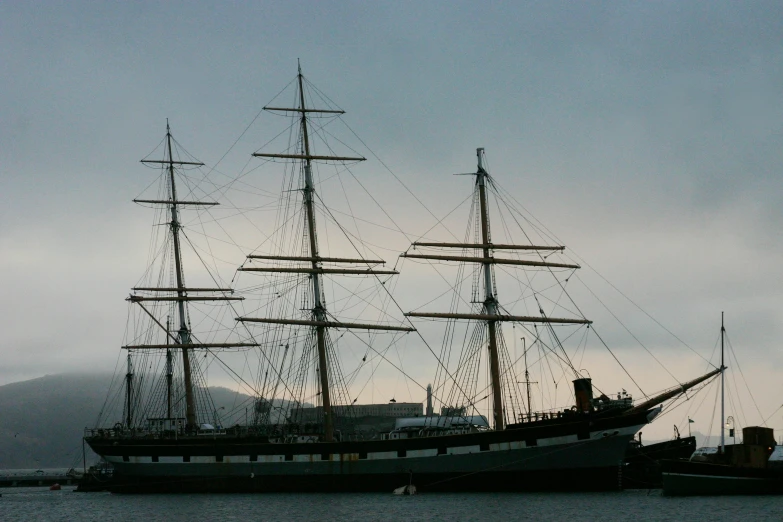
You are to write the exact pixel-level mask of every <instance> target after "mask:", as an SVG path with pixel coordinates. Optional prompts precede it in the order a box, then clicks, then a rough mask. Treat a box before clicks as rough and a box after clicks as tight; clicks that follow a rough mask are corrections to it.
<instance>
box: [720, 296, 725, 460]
mask: <svg viewBox="0 0 783 522" xmlns="http://www.w3.org/2000/svg"><path fill="white" fill-rule="evenodd" d="M725 335H726V328H724V326H723V312H721V313H720V452H721V453H722V454H725V453H726V439H725V435H726V434H725V431H726V430H725V426H724V424H726V418H725V416H726V410H725V406H726V404H725V403H726V397H725V394H724V388H723V381H724V374H725V373H726V367H725V366H724V365H723V338H724V336H725Z"/></svg>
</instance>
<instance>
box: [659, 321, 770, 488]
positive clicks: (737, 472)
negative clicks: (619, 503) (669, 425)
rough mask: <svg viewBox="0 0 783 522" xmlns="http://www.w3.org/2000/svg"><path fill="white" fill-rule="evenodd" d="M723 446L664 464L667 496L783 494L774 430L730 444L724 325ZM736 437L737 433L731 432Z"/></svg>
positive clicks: (755, 430)
mask: <svg viewBox="0 0 783 522" xmlns="http://www.w3.org/2000/svg"><path fill="white" fill-rule="evenodd" d="M720 334H721V335H720V347H721V372H720V374H721V375H720V377H721V378H720V383H721V388H720V395H721V411H720V424H719V426H720V428H721V432H720V446H718V447H717V448H700V449H699V450H698V451H696V452H695V453H694V454H693V455H692V456H691V458H690V459H688V460H668V459H667V460H662V461H661V475H662V477H661V479H662V483H663V494H664V495H666V496H710V495H767V494H778V493H783V451H781V449H783V448H776V443H775V435H774V432H773V430H772V429H771V428H766V427H761V426H749V427H745V428H743V429H742V442H741V443H740V444H726V439H725V435H726V434H725V425H726V415H725V391H724V378H725V375H724V374H725V370H726V367H725V366H724V364H723V360H724V339H725V336H726V328H725V327H724V325H723V314H721V325H720ZM731 434H732V435H733V430H732V432H731Z"/></svg>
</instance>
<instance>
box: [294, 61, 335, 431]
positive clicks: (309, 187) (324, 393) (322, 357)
mask: <svg viewBox="0 0 783 522" xmlns="http://www.w3.org/2000/svg"><path fill="white" fill-rule="evenodd" d="M297 79H298V80H299V106H300V108H301V109H302V117H301V121H302V143H303V146H304V156H305V158H304V175H305V186H304V205H305V210H306V212H307V233H308V236H309V238H310V255H311V256H312V260H311V261H310V263H311V266H312V268H313V270H317V269H318V237H317V236H316V234H315V212H313V193H314V188H313V173H312V170H311V168H312V163H311V162H312V158H310V136H309V135H308V133H307V112H306V111H307V108H306V107H305V96H304V85H303V80H302V67H301V66H299V70H298V74H297ZM310 279H311V281H312V282H313V320H314V321H319V322H323V321H326V310H325V309H324V305H323V303H322V302H321V279H320V275H319V274H317V273H314V274H313V275H312V277H311V278H310ZM315 337H316V342H317V345H318V376H319V379H320V382H321V401H322V404H323V409H324V435H325V439H326V441H327V442H332V440H333V433H334V419H333V418H332V399H331V395H330V393H329V365H328V363H327V360H326V327H324V326H316V327H315Z"/></svg>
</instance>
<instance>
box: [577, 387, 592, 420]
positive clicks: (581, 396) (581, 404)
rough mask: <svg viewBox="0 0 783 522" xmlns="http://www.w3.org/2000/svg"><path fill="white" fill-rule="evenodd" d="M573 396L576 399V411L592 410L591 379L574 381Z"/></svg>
mask: <svg viewBox="0 0 783 522" xmlns="http://www.w3.org/2000/svg"><path fill="white" fill-rule="evenodd" d="M574 396H575V397H576V411H579V412H586V411H592V410H593V404H592V401H593V383H592V379H576V380H575V381H574Z"/></svg>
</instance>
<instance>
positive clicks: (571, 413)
mask: <svg viewBox="0 0 783 522" xmlns="http://www.w3.org/2000/svg"><path fill="white" fill-rule="evenodd" d="M580 414H584V412H581V413H580V412H579V411H577V410H576V408H571V409H552V410H544V411H534V412H531V413H519V414H517V422H519V423H523V422H541V421H550V420H558V419H571V418H575V417H577V416H578V415H580Z"/></svg>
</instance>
